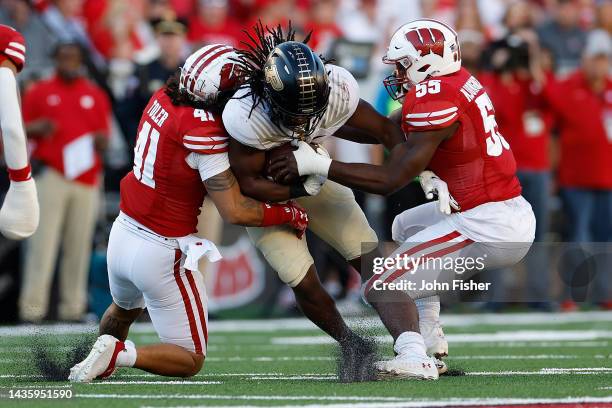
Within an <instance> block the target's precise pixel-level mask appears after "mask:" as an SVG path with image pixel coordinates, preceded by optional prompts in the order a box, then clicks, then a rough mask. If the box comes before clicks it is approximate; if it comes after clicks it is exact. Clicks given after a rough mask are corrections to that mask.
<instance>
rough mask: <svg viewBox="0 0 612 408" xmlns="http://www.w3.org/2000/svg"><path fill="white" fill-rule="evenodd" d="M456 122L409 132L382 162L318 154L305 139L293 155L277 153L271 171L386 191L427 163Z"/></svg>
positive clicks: (282, 176)
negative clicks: (360, 161) (321, 177)
mask: <svg viewBox="0 0 612 408" xmlns="http://www.w3.org/2000/svg"><path fill="white" fill-rule="evenodd" d="M458 126H459V124H458V123H454V124H452V125H451V126H449V127H447V128H443V129H439V130H431V131H425V132H412V133H410V134H409V135H408V137H407V141H406V142H404V143H402V144H399V145H397V146H395V147H394V148H393V149H392V150H391V153H390V155H389V158H388V159H387V162H386V163H385V164H384V165H382V166H376V165H371V164H361V163H343V162H339V161H336V160H331V159H329V158H325V157H323V156H321V155H318V154H316V153H315V152H314V150H313V149H312V148H311V147H310V146H308V145H307V144H305V143H300V149H298V150H296V151H295V152H294V154H293V155H288V156H285V157H278V158H276V159H275V160H274V162H273V163H272V165H271V166H270V171H271V172H272V173H274V174H276V175H277V177H278V178H279V179H283V178H285V177H293V176H294V175H295V174H298V175H304V174H318V175H325V176H327V177H328V178H329V179H331V180H334V181H336V182H338V183H340V184H343V185H345V186H347V187H351V188H355V189H358V190H362V191H366V192H369V193H374V194H381V195H388V194H391V193H393V192H395V191H397V190H399V189H400V188H402V187H404V186H405V185H407V184H408V183H410V182H411V181H412V180H413V179H414V178H415V177H416V176H418V175H419V174H420V173H421V172H422V171H423V170H425V168H426V167H427V165H428V164H429V162H430V161H431V159H432V157H433V155H434V154H435V152H436V149H437V148H438V146H439V145H440V143H442V142H443V141H444V140H446V139H448V138H449V137H451V136H452V135H453V134H454V133H455V131H456V130H457V128H458Z"/></svg>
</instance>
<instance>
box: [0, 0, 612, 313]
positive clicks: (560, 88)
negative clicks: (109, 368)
mask: <svg viewBox="0 0 612 408" xmlns="http://www.w3.org/2000/svg"><path fill="white" fill-rule="evenodd" d="M422 17H426V18H434V19H438V20H442V21H444V22H446V23H449V24H450V25H451V26H453V27H455V28H456V30H457V32H458V34H459V40H460V42H461V47H462V57H463V64H464V66H465V67H466V68H467V69H468V70H470V71H471V72H472V74H474V75H475V76H476V77H477V78H478V79H479V80H480V81H481V82H482V83H483V85H485V87H486V88H487V91H488V92H489V95H490V96H491V99H492V100H493V103H494V105H495V107H496V112H497V122H498V125H499V128H500V131H501V133H502V134H503V135H504V137H505V138H506V139H507V140H508V141H509V142H510V144H511V146H512V149H513V151H514V153H515V156H516V159H517V163H518V168H519V177H520V179H521V182H522V184H523V188H524V196H525V197H526V198H527V200H528V201H529V202H530V203H531V204H532V206H533V208H534V211H535V213H536V215H537V223H538V227H537V233H536V240H537V241H540V242H544V241H551V240H556V241H562V240H565V241H576V242H588V241H597V242H610V241H612V81H611V76H610V73H611V67H610V61H611V58H612V40H611V34H612V1H611V0H531V1H527V0H129V1H127V0H0V24H6V25H10V26H12V27H14V28H16V29H17V30H19V31H20V32H21V33H22V34H23V35H24V37H25V39H26V42H27V58H28V59H27V65H26V69H25V70H24V71H23V73H22V74H21V75H20V82H21V85H22V97H23V112H24V121H25V125H26V130H27V134H28V138H29V140H30V147H31V151H32V158H33V163H34V165H35V172H36V173H35V175H36V180H37V184H38V189H39V195H40V203H41V226H40V230H39V231H38V232H37V234H36V235H35V236H34V237H33V238H32V239H31V240H29V242H28V243H26V245H25V246H22V248H21V250H22V258H19V257H18V258H17V259H18V261H17V262H13V261H7V260H6V258H7V256H8V255H7V254H10V253H11V252H10V250H11V248H10V246H8V245H9V244H7V243H3V244H2V245H0V250H1V252H0V259H2V261H0V263H1V264H2V265H3V266H2V267H1V268H0V269H6V268H9V269H10V268H11V267H13V268H16V269H17V270H18V271H20V272H18V273H20V276H21V285H20V286H21V290H20V292H19V293H20V294H19V305H21V306H20V319H21V320H23V321H40V320H42V319H44V318H45V317H46V316H47V315H48V304H49V296H50V292H51V289H52V285H53V282H54V274H55V270H56V269H57V270H58V272H59V284H58V285H57V286H58V293H59V303H58V306H57V310H56V311H55V313H56V315H57V317H58V318H59V319H60V320H65V321H75V320H80V319H82V317H83V315H84V313H85V305H86V300H87V299H86V298H87V292H86V289H87V276H88V271H89V268H90V265H91V262H90V261H91V257H92V255H91V253H92V248H94V247H95V246H98V245H104V240H105V234H106V232H107V228H108V223H109V221H110V220H112V219H113V218H114V215H116V213H117V211H118V198H117V197H118V196H117V191H118V189H119V181H120V179H121V177H123V175H124V174H125V173H126V172H127V171H129V170H130V168H131V162H132V156H133V149H134V145H135V141H136V130H137V127H138V123H139V120H140V116H141V113H142V110H143V108H144V106H145V105H146V103H147V101H148V99H149V97H150V96H151V95H152V93H153V92H154V91H155V90H157V89H159V87H161V86H162V85H163V83H164V82H165V81H166V79H167V78H168V77H169V76H170V75H172V74H173V73H174V72H175V71H176V70H177V69H178V68H179V67H180V66H181V64H182V62H183V61H184V59H185V58H186V56H187V55H189V53H190V52H191V51H192V50H194V49H196V48H198V47H200V46H202V45H205V44H209V43H219V42H220V43H227V44H231V45H234V46H236V47H240V46H241V42H242V41H245V40H246V39H247V37H246V35H245V33H244V31H243V30H244V29H245V28H249V27H252V26H253V25H254V24H255V23H256V22H257V21H258V20H261V21H262V22H263V23H264V24H268V25H276V24H287V23H288V22H289V21H291V23H292V24H293V26H294V27H295V28H296V29H297V30H298V33H299V35H300V36H305V35H306V34H307V33H309V32H310V31H312V38H311V42H310V45H311V46H312V47H313V48H314V49H316V50H317V51H318V52H321V53H323V54H325V55H326V56H328V57H331V58H334V59H335V61H336V63H337V64H339V65H342V66H344V67H346V68H347V69H349V70H350V71H351V72H352V73H353V74H354V76H355V77H356V78H357V79H358V80H359V82H360V86H361V92H362V95H361V96H362V98H363V99H365V100H368V101H370V102H371V103H372V104H374V105H375V106H376V108H377V109H378V110H379V111H381V112H383V113H386V114H387V113H390V112H391V111H392V110H394V109H396V108H397V106H398V105H396V102H395V101H393V100H391V99H390V98H389V97H388V96H387V94H386V92H385V90H384V88H383V87H382V85H381V80H382V78H384V77H385V76H386V75H388V74H389V72H388V69H389V68H388V66H385V65H383V64H382V63H381V56H382V55H383V53H384V51H385V48H386V44H387V40H388V39H389V38H390V36H391V34H393V32H394V30H395V29H396V28H397V27H398V26H399V25H401V24H403V23H405V22H407V21H410V20H413V19H416V18H422ZM83 135H86V136H87V137H82V136H83ZM329 147H330V150H331V151H332V152H333V154H334V155H335V156H336V158H338V159H339V160H344V161H362V162H372V163H379V162H381V161H382V160H384V154H385V152H383V151H382V150H381V149H379V148H376V147H370V146H363V145H356V144H352V143H350V142H343V141H334V142H332V145H331V146H329ZM356 195H357V197H358V200H359V202H360V204H362V205H363V206H364V207H365V209H366V213H367V214H368V216H369V217H370V218H371V222H372V223H373V225H375V226H377V227H378V230H379V234H380V235H379V236H380V237H382V238H386V239H389V238H390V224H391V222H392V220H393V217H394V216H395V215H396V214H398V213H400V212H401V211H403V210H405V209H407V208H410V207H411V206H414V205H418V204H420V203H422V202H423V200H424V198H423V197H422V194H421V193H420V189H419V188H418V184H413V185H411V186H408V187H407V188H406V189H404V190H402V191H400V192H398V193H396V194H395V195H393V196H391V197H388V198H386V199H381V198H376V197H370V196H366V195H363V194H361V193H359V192H356ZM96 231H98V232H99V234H96ZM96 237H97V238H96ZM311 238H312V237H311ZM310 244H311V245H312V246H313V247H314V248H316V249H315V259H317V262H323V263H324V264H325V267H320V270H324V271H326V272H325V274H326V275H328V276H327V278H326V279H327V281H328V285H329V288H330V290H333V291H334V292H335V294H336V295H337V296H339V297H345V296H347V293H348V292H349V289H350V288H349V286H350V285H351V282H352V284H353V285H355V279H354V276H353V275H351V271H350V270H347V269H346V268H347V267H346V266H345V265H344V264H343V262H340V261H339V260H338V257H337V256H336V255H335V254H333V253H332V251H331V250H330V249H329V248H326V247H325V246H324V245H322V244H321V243H320V242H317V241H316V240H315V239H311V242H310ZM17 250H18V249H17ZM14 258H15V257H14V256H13V257H12V258H11V259H13V260H14ZM20 259H22V260H23V261H19V260H20ZM11 262H13V264H11ZM527 264H528V269H529V270H528V272H527V284H526V285H525V286H526V288H527V289H526V290H529V291H533V292H534V293H535V295H534V296H535V297H537V299H540V300H541V302H534V303H533V304H532V306H534V307H537V308H544V309H548V308H550V307H551V304H552V303H551V301H560V302H561V303H560V306H561V308H562V309H564V310H572V309H574V308H575V307H576V304H575V303H574V302H573V301H572V299H571V298H570V295H569V294H567V293H561V294H554V295H553V290H552V289H551V288H553V287H554V282H551V279H552V276H551V275H552V274H550V273H547V272H546V271H548V269H549V268H548V264H547V259H546V257H545V256H544V255H541V254H540V255H539V256H534V257H532V259H531V258H530V259H528V260H527ZM6 265H13V266H6ZM602 285H603V289H602V290H601V293H600V294H598V295H597V296H598V297H597V298H596V299H595V301H596V302H598V304H600V305H602V306H604V307H608V308H610V307H612V305H611V303H610V299H611V298H612V296H610V288H609V287H608V286H609V285H608V286H607V283H605V282H604V283H603V284H602Z"/></svg>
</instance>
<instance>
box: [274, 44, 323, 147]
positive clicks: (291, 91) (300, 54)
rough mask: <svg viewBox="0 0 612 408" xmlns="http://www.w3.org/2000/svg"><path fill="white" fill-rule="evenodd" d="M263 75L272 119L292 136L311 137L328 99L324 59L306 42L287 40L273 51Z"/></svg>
mask: <svg viewBox="0 0 612 408" xmlns="http://www.w3.org/2000/svg"><path fill="white" fill-rule="evenodd" d="M264 74H265V85H264V98H265V100H266V102H267V103H268V105H269V107H270V110H271V119H272V121H273V122H274V123H276V124H277V125H278V126H279V127H281V128H282V129H284V130H288V131H289V132H291V134H290V136H291V137H298V138H299V137H307V136H310V135H311V134H312V133H313V132H314V131H315V130H316V128H317V125H318V123H319V122H320V121H321V119H322V118H323V115H324V114H325V110H326V109H327V103H328V101H329V92H330V87H329V78H328V76H327V72H326V71H325V64H324V63H323V61H322V60H321V58H319V56H317V55H316V54H315V53H314V52H313V51H312V50H311V49H310V47H308V46H307V45H306V44H303V43H300V42H296V41H287V42H284V43H282V44H279V45H278V46H277V47H276V48H274V49H273V50H272V52H270V54H269V55H268V58H267V59H266V63H265V65H264Z"/></svg>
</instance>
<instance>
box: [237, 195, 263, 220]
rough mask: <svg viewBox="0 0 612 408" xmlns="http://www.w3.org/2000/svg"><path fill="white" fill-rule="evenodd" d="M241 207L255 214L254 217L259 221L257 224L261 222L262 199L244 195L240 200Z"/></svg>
mask: <svg viewBox="0 0 612 408" xmlns="http://www.w3.org/2000/svg"><path fill="white" fill-rule="evenodd" d="M240 207H241V208H242V210H243V211H245V212H250V213H252V214H253V219H255V220H257V221H258V222H257V223H256V225H257V224H259V221H261V220H263V208H262V205H261V202H260V201H256V200H253V199H252V198H249V197H244V196H243V197H242V200H241V201H240Z"/></svg>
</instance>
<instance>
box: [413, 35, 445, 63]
mask: <svg viewBox="0 0 612 408" xmlns="http://www.w3.org/2000/svg"><path fill="white" fill-rule="evenodd" d="M406 39H407V40H408V41H410V43H412V45H413V46H414V48H415V49H416V50H417V51H420V52H421V56H424V55H428V54H436V55H439V56H440V57H444V34H442V31H440V30H438V29H437V28H419V29H416V30H412V31H409V32H407V33H406Z"/></svg>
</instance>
